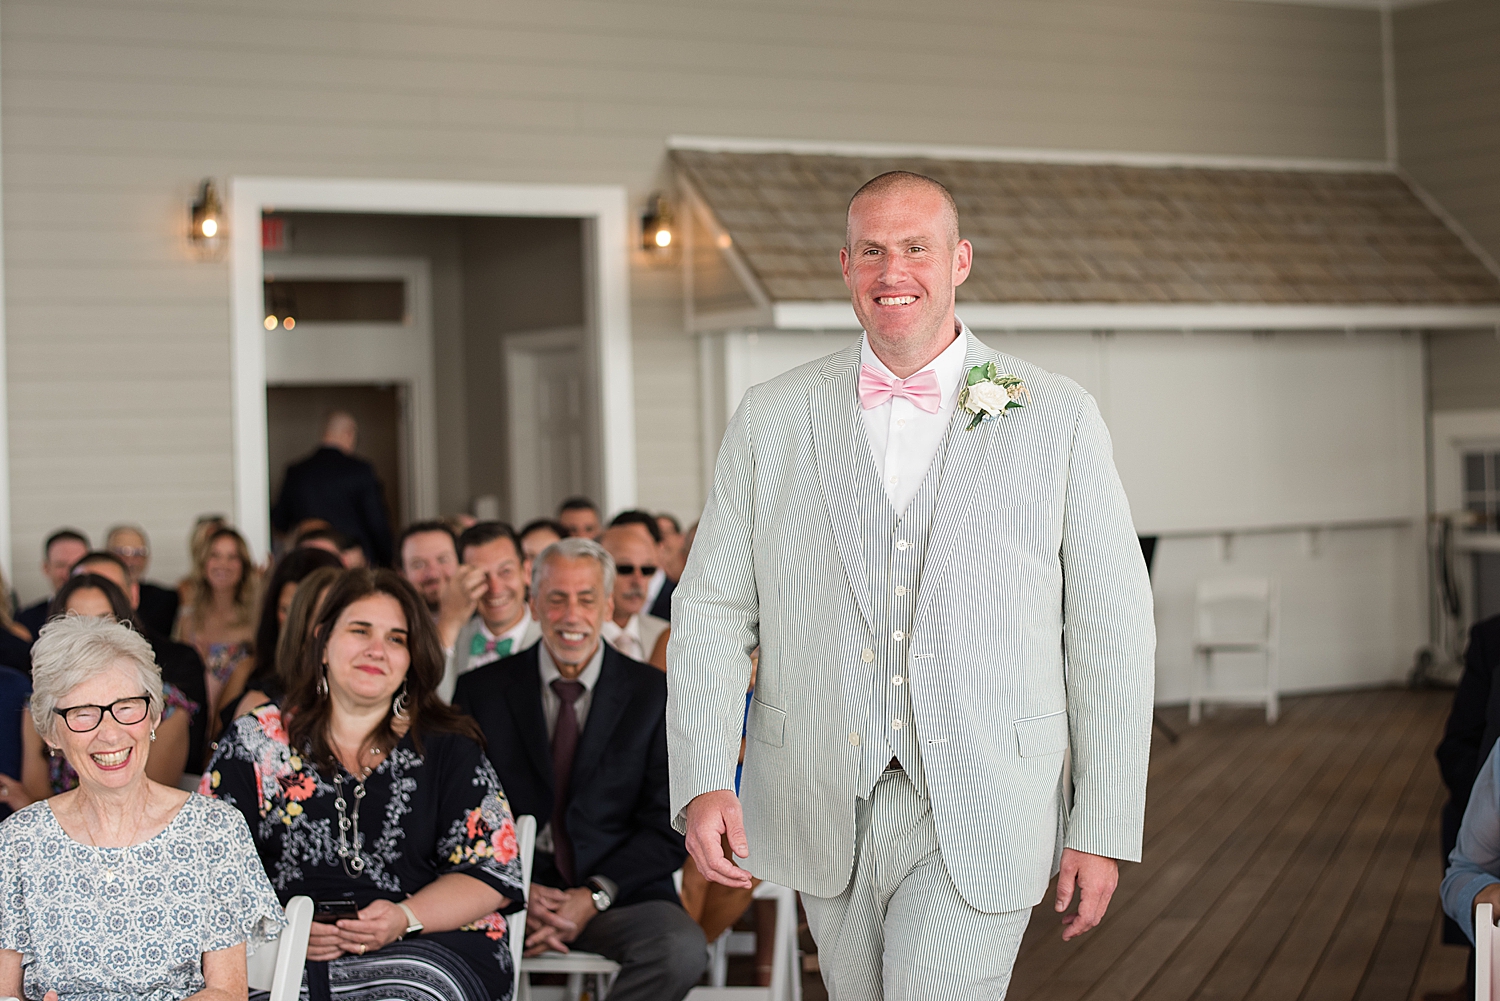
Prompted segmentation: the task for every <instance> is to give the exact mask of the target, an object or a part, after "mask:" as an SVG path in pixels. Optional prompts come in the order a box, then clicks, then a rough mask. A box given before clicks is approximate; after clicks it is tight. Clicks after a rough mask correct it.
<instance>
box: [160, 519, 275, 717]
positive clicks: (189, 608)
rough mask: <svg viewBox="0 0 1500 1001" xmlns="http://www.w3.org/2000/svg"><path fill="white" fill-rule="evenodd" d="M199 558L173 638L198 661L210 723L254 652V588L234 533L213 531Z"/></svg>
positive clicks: (252, 568) (241, 543)
mask: <svg viewBox="0 0 1500 1001" xmlns="http://www.w3.org/2000/svg"><path fill="white" fill-rule="evenodd" d="M200 552H201V554H202V555H201V557H200V559H199V561H198V563H197V565H196V566H194V567H193V588H192V599H191V600H190V601H188V602H187V603H186V604H184V605H183V606H182V611H181V612H180V613H179V614H178V616H177V635H176V637H175V638H176V639H177V640H179V641H180V642H183V643H187V644H189V645H191V646H192V647H193V648H194V649H196V650H197V651H198V656H200V657H202V658H203V665H204V667H205V669H206V671H207V673H206V675H205V682H206V684H207V686H208V707H207V708H208V710H209V719H210V720H213V719H214V717H215V716H217V715H218V710H219V706H220V703H221V701H222V697H223V692H224V687H225V685H226V684H227V683H228V681H229V679H230V677H231V676H232V675H233V674H234V672H235V670H236V669H237V668H238V667H239V666H240V664H242V663H244V662H247V661H249V660H250V655H251V654H252V652H253V651H254V640H255V620H254V615H255V601H256V591H257V588H256V579H255V565H254V564H253V563H251V562H250V547H249V546H248V545H246V544H245V539H244V537H243V536H241V535H240V533H239V532H236V531H235V530H234V529H232V528H229V527H227V526H226V527H224V528H218V529H215V530H214V531H213V532H212V534H210V535H209V537H208V542H207V544H206V545H205V546H204V547H203V548H202V549H201V550H200Z"/></svg>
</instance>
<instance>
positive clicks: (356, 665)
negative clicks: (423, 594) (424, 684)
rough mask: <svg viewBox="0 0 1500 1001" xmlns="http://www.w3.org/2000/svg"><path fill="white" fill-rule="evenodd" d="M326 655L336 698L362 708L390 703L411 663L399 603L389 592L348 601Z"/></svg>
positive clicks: (403, 615)
mask: <svg viewBox="0 0 1500 1001" xmlns="http://www.w3.org/2000/svg"><path fill="white" fill-rule="evenodd" d="M323 658H324V659H323V663H324V665H325V666H326V667H327V670H328V689H329V691H330V693H332V694H333V695H334V696H335V698H336V699H340V700H346V701H348V702H350V703H353V704H355V705H361V706H362V705H374V704H379V703H389V702H390V701H391V699H392V697H393V696H395V694H396V692H397V691H398V690H399V689H400V688H401V684H402V682H404V681H405V680H406V669H407V668H408V667H409V666H410V665H411V654H410V652H409V650H408V648H407V628H406V615H405V613H404V612H402V611H401V603H400V602H398V601H397V600H396V599H395V598H393V597H391V596H390V595H388V594H372V595H370V596H368V597H365V598H361V599H359V600H358V601H353V602H350V603H349V607H347V608H345V609H344V610H343V612H342V613H340V615H339V617H338V619H337V620H336V621H335V622H334V624H333V630H332V631H331V632H330V634H329V637H328V647H327V649H326V650H325V651H324V654H323Z"/></svg>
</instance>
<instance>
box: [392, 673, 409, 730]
mask: <svg viewBox="0 0 1500 1001" xmlns="http://www.w3.org/2000/svg"><path fill="white" fill-rule="evenodd" d="M391 712H392V713H393V714H395V717H396V718H397V719H400V720H405V719H409V718H410V717H408V716H407V715H406V682H404V681H403V682H401V691H399V692H397V693H396V697H395V698H394V699H391Z"/></svg>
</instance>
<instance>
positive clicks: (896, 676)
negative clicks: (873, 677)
mask: <svg viewBox="0 0 1500 1001" xmlns="http://www.w3.org/2000/svg"><path fill="white" fill-rule="evenodd" d="M904 680H905V679H903V678H902V677H901V675H899V674H893V675H891V684H893V685H896V686H897V687H900V685H901V684H902V682H903V681H904Z"/></svg>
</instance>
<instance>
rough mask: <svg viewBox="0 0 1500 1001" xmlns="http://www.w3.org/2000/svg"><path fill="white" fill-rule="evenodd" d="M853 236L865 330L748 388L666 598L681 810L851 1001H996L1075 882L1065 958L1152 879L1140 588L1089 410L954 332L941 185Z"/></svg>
mask: <svg viewBox="0 0 1500 1001" xmlns="http://www.w3.org/2000/svg"><path fill="white" fill-rule="evenodd" d="M845 239H846V242H845V246H844V248H843V250H841V251H840V253H839V258H840V261H841V262H842V264H843V270H844V280H845V282H846V284H848V286H849V290H850V292H851V294H852V296H853V301H854V311H855V313H856V314H857V315H858V317H859V319H860V322H861V324H862V326H863V327H864V330H865V336H864V338H863V340H862V342H861V343H860V344H857V345H850V347H848V348H846V349H845V350H843V351H840V352H838V353H837V354H833V355H830V356H828V357H826V358H823V359H821V360H819V361H815V362H813V363H811V364H808V365H804V366H802V367H801V368H798V369H795V370H793V371H791V372H788V373H786V374H785V375H782V376H780V377H779V378H776V379H773V380H771V381H770V382H767V383H765V384H763V385H760V386H756V387H754V388H753V389H751V390H750V391H749V392H748V393H747V394H746V395H745V399H744V401H743V402H742V403H741V404H740V407H739V410H738V411H737V412H736V413H735V415H734V419H733V420H732V421H731V423H730V426H729V429H728V431H727V432H726V433H725V436H724V442H723V445H722V447H721V449H720V452H719V460H718V468H717V470H716V472H715V476H714V485H713V491H712V494H711V496H710V498H709V501H708V505H707V508H706V510H705V511H704V515H703V521H702V524H701V526H700V527H699V529H698V536H697V540H696V542H695V544H694V546H693V550H692V557H691V559H690V561H689V563H688V566H687V570H686V572H685V574H684V575H683V578H682V583H681V585H680V586H679V587H678V590H677V594H676V597H675V600H674V603H673V617H672V624H673V629H672V638H671V641H670V648H669V651H668V663H669V665H670V668H669V673H668V680H669V686H668V687H669V698H668V709H667V715H668V740H669V746H670V764H671V784H672V810H673V813H674V815H675V817H676V824H677V826H678V827H679V829H681V830H683V831H684V833H685V834H686V835H687V845H688V849H689V851H690V852H691V853H692V856H693V859H694V861H695V862H696V863H697V865H698V868H699V869H700V870H701V871H702V872H703V874H704V875H705V876H706V877H707V878H709V879H711V880H714V881H716V882H719V883H724V884H726V885H730V886H748V885H749V875H748V874H747V872H746V871H745V870H749V872H753V873H754V874H755V875H757V876H759V877H761V878H763V879H767V880H771V881H773V882H776V883H781V884H784V885H786V886H791V887H795V888H797V889H798V890H801V891H802V894H803V901H804V904H805V906H806V909H807V916H808V920H809V923H810V924H811V927H812V932H813V937H814V938H815V939H816V940H817V943H818V960H819V965H820V967H821V969H822V971H823V977H824V981H825V982H826V984H827V986H828V992H829V997H830V998H832V999H833V1001H861V999H879V998H885V999H890V1001H894V999H907V998H911V999H927V998H944V997H982V998H1001V997H1003V996H1004V994H1005V989H1006V986H1007V985H1008V983H1009V982H1010V971H1011V966H1012V965H1013V964H1014V962H1015V956H1016V951H1017V949H1018V948H1019V947H1020V942H1021V935H1022V933H1023V932H1024V931H1025V928H1026V923H1027V918H1028V916H1029V914H1030V909H1031V907H1032V906H1033V905H1034V904H1036V903H1037V902H1038V901H1039V900H1040V899H1041V898H1042V896H1043V895H1044V894H1045V892H1046V887H1047V881H1048V879H1049V877H1050V876H1051V875H1052V873H1054V872H1058V871H1059V865H1060V867H1061V876H1060V878H1059V881H1058V889H1057V899H1056V901H1055V906H1056V908H1057V910H1059V911H1065V910H1066V909H1067V908H1068V906H1069V904H1070V901H1071V899H1072V897H1073V894H1074V891H1075V889H1076V890H1077V892H1078V896H1079V905H1078V910H1077V913H1076V914H1073V915H1071V916H1069V917H1066V918H1064V919H1063V937H1064V938H1072V937H1074V936H1076V935H1079V934H1082V933H1083V932H1085V931H1087V930H1088V929H1090V928H1092V927H1094V926H1095V925H1096V924H1098V922H1099V920H1100V918H1101V917H1102V916H1103V914H1104V910H1105V908H1106V907H1107V906H1108V904H1109V899H1110V895H1111V894H1112V893H1113V892H1114V888H1115V884H1116V881H1117V879H1118V863H1117V861H1116V860H1118V859H1127V860H1131V861H1135V860H1138V859H1139V858H1140V851H1141V827H1142V820H1143V814H1144V809H1145V795H1146V759H1147V753H1148V749H1149V743H1150V727H1151V703H1152V682H1153V677H1154V669H1153V650H1154V646H1155V635H1154V629H1153V625H1152V613H1151V592H1150V585H1149V583H1148V581H1147V577H1146V568H1145V565H1144V564H1143V562H1142V560H1141V551H1140V546H1139V544H1138V543H1137V541H1136V536H1135V530H1134V527H1133V526H1132V524H1131V520H1130V510H1129V507H1128V505H1127V503H1126V500H1125V494H1124V491H1123V490H1122V489H1121V486H1120V480H1119V477H1118V476H1117V475H1116V473H1115V469H1114V462H1113V459H1112V457H1111V452H1110V442H1109V435H1108V432H1107V431H1106V430H1105V427H1104V423H1103V421H1102V420H1101V419H1100V416H1099V410H1098V408H1097V406H1096V405H1095V403H1094V400H1093V398H1092V397H1090V396H1089V395H1088V394H1087V393H1085V392H1084V391H1083V390H1082V389H1080V388H1079V387H1078V386H1077V385H1076V384H1074V383H1072V382H1070V381H1069V380H1067V379H1064V378H1061V377H1059V376H1055V375H1051V374H1049V373H1047V372H1044V371H1042V370H1041V369H1039V368H1036V367H1035V366H1032V365H1028V364H1026V363H1025V362H1023V361H1020V360H1019V359H1016V358H1011V357H1008V356H1005V355H1000V354H997V353H996V352H994V351H991V350H990V349H988V348H986V347H985V346H984V345H983V344H981V343H979V341H978V340H976V339H975V338H974V336H973V335H972V334H970V333H969V332H968V330H967V328H965V327H964V326H963V325H962V324H961V323H959V322H958V321H957V320H956V319H955V317H954V289H955V288H956V286H958V285H960V284H961V283H962V282H963V281H964V279H965V278H967V277H968V274H969V268H970V265H971V263H972V260H973V247H972V246H971V245H970V244H969V242H968V241H967V240H963V239H960V237H959V232H958V212H957V209H956V208H955V206H954V203H953V198H952V196H951V195H950V194H949V193H948V191H947V189H946V188H944V187H943V186H942V185H940V184H939V183H937V182H936V181H934V180H932V179H930V178H927V177H923V176H921V175H919V174H912V173H907V172H904V171H896V172H892V173H888V174H882V175H881V176H879V177H877V178H875V179H874V180H872V181H870V182H869V183H868V184H866V185H865V186H864V187H863V188H861V189H860V190H859V191H858V192H857V193H856V194H855V195H854V198H853V199H852V200H851V201H850V203H849V213H848V230H847V233H846V238H845ZM991 363H992V364H991ZM1007 376H1010V377H1013V378H1009V379H1007V378H1005V377H1007ZM970 383H973V384H974V385H973V386H972V387H970V388H968V391H967V392H965V391H964V390H965V388H966V386H968V384H970ZM757 646H759V647H760V661H759V664H760V666H759V674H758V677H757V680H756V685H755V696H754V699H753V700H752V701H751V703H750V710H749V717H748V723H747V728H748V740H747V741H746V742H745V743H746V747H745V766H744V778H743V787H742V789H741V792H740V796H739V797H736V795H735V793H734V791H733V790H734V774H735V763H736V758H737V752H738V749H739V746H740V729H741V720H742V718H743V716H744V705H745V703H744V692H745V689H746V686H747V683H748V679H749V677H750V669H751V667H750V665H751V661H750V656H751V653H752V652H753V651H754V650H755V648H756V647H757ZM1070 747H1071V749H1072V768H1071V773H1070V772H1069V770H1068V769H1067V768H1065V767H1064V759H1065V752H1066V751H1067V750H1068V749H1069V748H1070ZM1070 801H1071V808H1070V807H1069V805H1068V804H1069V802H1070ZM742 802H743V813H742V812H741V803H742ZM725 844H727V847H728V849H729V850H730V851H732V852H733V854H734V855H735V856H736V857H738V859H741V860H743V865H744V869H741V868H739V867H737V866H736V865H735V864H733V863H732V862H731V861H730V859H729V858H728V857H727V856H726V853H725V848H724V847H723V846H724V845H725Z"/></svg>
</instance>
